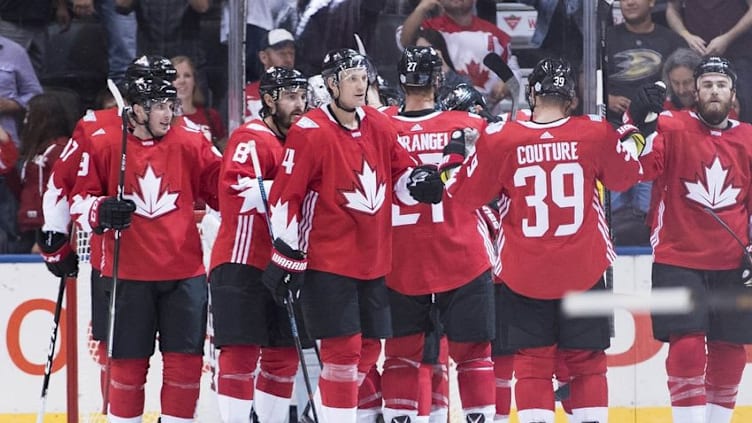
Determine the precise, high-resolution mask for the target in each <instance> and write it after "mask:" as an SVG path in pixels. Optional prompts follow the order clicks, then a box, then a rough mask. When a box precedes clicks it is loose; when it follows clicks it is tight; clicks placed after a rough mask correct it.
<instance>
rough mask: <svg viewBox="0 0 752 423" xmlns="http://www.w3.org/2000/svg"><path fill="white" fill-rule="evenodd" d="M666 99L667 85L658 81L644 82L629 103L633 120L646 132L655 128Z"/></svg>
mask: <svg viewBox="0 0 752 423" xmlns="http://www.w3.org/2000/svg"><path fill="white" fill-rule="evenodd" d="M665 101H666V85H665V84H664V83H663V82H661V81H658V82H656V83H651V84H644V85H642V86H641V87H640V88H638V90H637V97H636V98H635V99H634V100H632V102H631V103H630V104H629V116H630V118H631V119H632V122H633V123H634V124H635V125H637V126H639V127H640V129H642V130H643V132H644V133H651V132H653V131H654V130H655V122H656V119H657V118H658V114H659V113H661V112H662V111H663V103H664V102H665Z"/></svg>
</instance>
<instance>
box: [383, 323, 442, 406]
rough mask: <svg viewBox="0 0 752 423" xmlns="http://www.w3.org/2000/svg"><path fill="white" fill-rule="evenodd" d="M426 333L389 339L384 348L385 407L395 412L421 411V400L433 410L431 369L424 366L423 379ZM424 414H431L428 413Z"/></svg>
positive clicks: (428, 366)
mask: <svg viewBox="0 0 752 423" xmlns="http://www.w3.org/2000/svg"><path fill="white" fill-rule="evenodd" d="M423 344H424V341H423V333H417V334H414V335H408V336H400V337H397V338H390V339H387V340H386V342H385V346H384V355H385V360H384V374H383V375H382V382H381V383H382V390H383V394H384V406H385V407H387V408H390V409H393V410H416V409H418V404H419V397H420V395H421V394H422V395H423V398H424V399H425V398H427V399H428V404H427V408H428V411H429V412H430V409H431V401H430V395H431V383H430V374H431V366H430V365H425V366H427V367H426V370H424V373H425V374H424V377H423V378H421V377H420V370H419V368H420V366H421V360H422V359H423ZM425 415H428V414H427V413H426V414H425Z"/></svg>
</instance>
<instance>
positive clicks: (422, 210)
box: [386, 112, 494, 295]
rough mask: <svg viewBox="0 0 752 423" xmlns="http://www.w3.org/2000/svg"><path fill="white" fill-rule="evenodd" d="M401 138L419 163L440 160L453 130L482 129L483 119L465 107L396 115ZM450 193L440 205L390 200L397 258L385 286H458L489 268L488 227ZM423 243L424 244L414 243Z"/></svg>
mask: <svg viewBox="0 0 752 423" xmlns="http://www.w3.org/2000/svg"><path fill="white" fill-rule="evenodd" d="M392 119H393V121H392V122H393V123H394V124H395V126H396V127H397V131H398V133H399V138H398V140H399V143H400V144H401V145H402V147H404V148H405V150H407V151H408V152H409V153H410V155H411V156H412V157H413V159H415V160H416V161H417V162H418V163H421V164H422V163H432V164H439V163H440V162H441V159H442V150H443V148H444V146H445V145H447V143H448V142H449V139H450V137H451V133H452V132H453V131H455V130H458V129H459V130H462V129H463V128H475V129H477V130H479V131H480V130H482V129H483V127H484V126H485V121H484V120H483V119H481V118H480V117H479V116H477V115H473V114H470V113H465V112H433V113H431V114H428V115H424V116H420V117H406V116H400V115H397V116H394V117H393V118H392ZM454 203H455V200H454V199H452V198H446V199H445V200H444V201H442V202H441V203H439V204H422V203H419V204H415V205H402V204H399V203H395V204H392V227H393V233H392V237H393V240H392V241H393V242H392V248H393V255H394V258H393V261H392V272H391V273H389V275H387V279H386V282H387V285H388V286H389V287H390V288H392V289H394V290H395V291H398V292H401V293H403V294H406V295H423V294H430V293H435V292H444V291H449V290H451V289H455V288H457V287H460V286H462V285H465V284H466V283H468V282H470V281H471V280H473V279H475V278H476V277H477V276H478V275H480V274H481V273H483V272H484V271H486V270H488V269H489V268H490V267H491V259H492V256H493V254H494V252H493V245H492V244H491V241H490V235H489V233H488V228H487V226H486V224H485V221H483V220H482V219H481V218H480V216H478V214H477V213H476V212H474V211H468V210H467V209H464V208H462V207H458V206H456V205H455V204H454ZM416 245H420V248H416Z"/></svg>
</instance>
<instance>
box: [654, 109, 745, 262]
mask: <svg viewBox="0 0 752 423" xmlns="http://www.w3.org/2000/svg"><path fill="white" fill-rule="evenodd" d="M729 122H731V126H730V127H729V128H728V129H725V130H719V129H713V128H709V127H708V126H706V125H705V124H704V123H702V122H701V121H700V119H699V118H698V116H697V114H695V112H691V111H673V112H663V113H662V114H661V116H660V117H659V118H658V128H657V132H656V134H655V135H654V136H651V137H649V138H648V146H647V147H646V149H645V151H644V152H643V156H642V157H641V158H640V161H641V162H642V164H643V167H644V169H645V179H655V181H654V182H653V191H652V193H653V198H652V199H651V200H652V201H651V204H652V206H653V209H652V210H651V212H652V213H651V216H652V218H651V222H650V223H651V227H652V235H651V238H650V241H651V244H652V246H653V254H654V257H655V261H656V262H657V263H665V264H670V265H674V266H682V267H688V268H693V269H705V270H724V269H735V268H737V267H739V263H740V261H741V257H742V252H741V248H740V247H739V245H738V244H737V243H736V242H735V241H734V240H733V238H732V237H731V235H729V234H728V233H727V232H726V231H725V230H724V229H723V227H721V225H720V224H718V222H716V221H715V220H714V219H713V217H712V216H711V215H710V214H709V213H708V212H706V211H705V209H706V208H708V209H711V210H713V211H714V212H715V213H716V214H718V216H720V218H721V219H723V220H724V221H725V222H726V223H727V224H728V226H729V227H730V228H731V229H732V230H733V231H734V233H735V234H736V235H737V236H738V237H739V238H740V239H741V240H742V241H743V242H745V243H748V241H749V235H748V225H749V218H750V201H752V199H751V197H750V195H749V187H750V184H751V183H752V143H750V140H751V139H752V126H750V125H749V124H746V123H740V122H738V121H736V120H730V121H729Z"/></svg>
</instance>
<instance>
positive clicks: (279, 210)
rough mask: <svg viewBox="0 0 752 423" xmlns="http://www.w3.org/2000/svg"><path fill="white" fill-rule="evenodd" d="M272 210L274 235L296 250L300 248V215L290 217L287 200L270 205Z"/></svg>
mask: <svg viewBox="0 0 752 423" xmlns="http://www.w3.org/2000/svg"><path fill="white" fill-rule="evenodd" d="M269 209H270V211H271V219H270V220H271V222H272V229H273V232H274V236H275V237H276V238H280V239H281V240H282V241H285V243H286V244H287V245H289V246H290V247H292V248H293V249H294V250H297V249H300V246H299V242H298V216H297V215H293V216H292V219H290V218H289V214H290V212H289V209H290V208H289V207H288V203H287V201H285V202H284V203H282V202H281V201H279V200H278V201H277V203H276V204H272V205H270V206H269Z"/></svg>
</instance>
